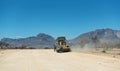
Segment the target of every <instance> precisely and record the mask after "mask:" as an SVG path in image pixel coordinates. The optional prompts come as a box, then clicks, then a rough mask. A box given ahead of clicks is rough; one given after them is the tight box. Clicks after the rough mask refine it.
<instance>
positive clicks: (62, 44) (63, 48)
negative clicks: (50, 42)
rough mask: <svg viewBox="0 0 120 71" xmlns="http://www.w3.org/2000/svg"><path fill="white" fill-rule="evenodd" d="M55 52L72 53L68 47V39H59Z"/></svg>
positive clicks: (62, 37)
mask: <svg viewBox="0 0 120 71" xmlns="http://www.w3.org/2000/svg"><path fill="white" fill-rule="evenodd" d="M54 51H56V52H58V53H60V52H70V51H71V49H70V47H69V46H68V45H67V42H66V38H65V37H64V36H61V37H57V39H56V43H55V47H54Z"/></svg>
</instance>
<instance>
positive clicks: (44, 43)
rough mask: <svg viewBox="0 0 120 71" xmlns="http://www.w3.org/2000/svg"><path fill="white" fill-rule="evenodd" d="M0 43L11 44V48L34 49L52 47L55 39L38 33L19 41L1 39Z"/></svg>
mask: <svg viewBox="0 0 120 71" xmlns="http://www.w3.org/2000/svg"><path fill="white" fill-rule="evenodd" d="M1 41H3V42H7V43H10V44H13V46H15V47H19V46H21V45H26V46H28V47H34V48H44V47H53V45H54V43H55V39H54V38H53V37H52V36H50V35H47V34H44V33H40V34H38V35H37V36H32V37H28V38H19V39H11V38H3V39H1Z"/></svg>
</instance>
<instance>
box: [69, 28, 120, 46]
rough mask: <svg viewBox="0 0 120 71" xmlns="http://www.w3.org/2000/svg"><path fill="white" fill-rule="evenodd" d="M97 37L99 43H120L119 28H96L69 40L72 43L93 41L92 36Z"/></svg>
mask: <svg viewBox="0 0 120 71" xmlns="http://www.w3.org/2000/svg"><path fill="white" fill-rule="evenodd" d="M95 37H97V39H98V40H99V41H100V43H106V44H107V43H108V44H111V43H116V44H117V43H120V30H112V29H109V28H108V29H97V30H95V31H91V32H87V33H84V34H81V35H80V36H78V37H76V38H75V39H72V40H70V42H71V43H72V44H75V45H76V44H82V43H93V38H95Z"/></svg>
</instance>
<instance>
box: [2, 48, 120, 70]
mask: <svg viewBox="0 0 120 71" xmlns="http://www.w3.org/2000/svg"><path fill="white" fill-rule="evenodd" d="M0 71H120V59H119V58H113V57H108V56H103V55H102V56H101V55H100V56H99V55H94V54H88V53H81V52H79V53H78V52H69V53H55V52H54V51H53V50H0Z"/></svg>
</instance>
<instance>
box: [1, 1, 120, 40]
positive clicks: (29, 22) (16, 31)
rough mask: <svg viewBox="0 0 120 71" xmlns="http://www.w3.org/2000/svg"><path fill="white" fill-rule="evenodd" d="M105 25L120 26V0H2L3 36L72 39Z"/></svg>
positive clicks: (114, 27) (107, 26)
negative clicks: (47, 35) (61, 37)
mask: <svg viewBox="0 0 120 71" xmlns="http://www.w3.org/2000/svg"><path fill="white" fill-rule="evenodd" d="M103 28H112V29H115V30H120V0H0V38H3V37H10V38H19V37H28V36H34V35H37V34H38V33H46V34H49V35H51V36H53V37H57V36H61V35H65V36H66V37H67V38H68V39H72V38H74V37H76V36H78V35H80V34H82V33H85V32H88V31H93V30H96V29H103Z"/></svg>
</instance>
